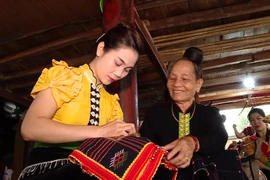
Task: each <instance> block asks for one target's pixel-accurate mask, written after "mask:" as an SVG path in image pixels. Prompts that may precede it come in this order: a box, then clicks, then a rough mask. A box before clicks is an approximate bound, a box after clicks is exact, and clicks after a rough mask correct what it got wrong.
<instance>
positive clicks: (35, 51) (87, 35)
mask: <svg viewBox="0 0 270 180" xmlns="http://www.w3.org/2000/svg"><path fill="white" fill-rule="evenodd" d="M101 33H102V32H101V29H93V30H92V31H86V32H82V33H78V34H75V35H72V36H68V37H65V38H62V39H58V40H55V41H52V42H49V43H46V44H43V45H41V46H38V47H35V48H31V49H28V50H25V51H22V52H19V53H17V54H15V55H11V56H7V57H4V58H2V59H0V64H3V63H7V62H12V61H15V60H19V59H25V58H29V57H33V56H37V55H40V54H42V53H46V52H50V51H53V50H55V49H60V48H63V47H67V46H70V45H72V44H76V43H80V42H84V41H90V40H94V39H97V38H98V37H99V36H100V35H101Z"/></svg>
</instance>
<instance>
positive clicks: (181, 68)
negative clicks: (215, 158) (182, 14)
mask: <svg viewBox="0 0 270 180" xmlns="http://www.w3.org/2000/svg"><path fill="white" fill-rule="evenodd" d="M202 59H203V55H202V51H201V50H200V49H198V48H196V47H192V48H189V49H187V50H186V52H185V54H184V57H183V58H181V59H179V60H177V61H176V62H175V63H174V64H172V66H171V68H170V70H169V73H168V81H167V88H168V90H169V94H170V97H171V99H172V101H171V102H167V103H163V104H156V105H154V106H152V107H151V108H149V109H148V110H147V112H146V114H145V118H144V122H143V123H142V126H141V128H140V134H141V136H144V137H147V138H149V139H150V140H151V141H153V142H154V143H156V144H158V145H160V146H163V148H164V149H166V150H168V151H169V154H168V157H167V158H168V161H169V162H170V163H171V164H173V165H175V166H177V167H178V168H179V173H178V177H177V179H181V180H189V179H192V175H193V170H192V167H191V166H190V165H191V159H192V157H193V156H194V153H195V154H196V153H197V154H200V155H210V154H215V153H218V152H221V151H223V150H224V147H225V144H226V142H227V139H228V134H227V132H226V130H225V127H224V125H223V121H222V116H221V115H220V113H219V109H217V108H215V107H211V106H204V105H201V104H198V103H196V100H197V97H198V93H199V92H200V89H201V87H202V84H203V79H202V71H203V70H202V67H201V62H202ZM155 178H156V179H170V178H171V177H170V172H169V171H167V170H165V169H163V168H160V169H159V171H158V172H157V174H156V176H155Z"/></svg>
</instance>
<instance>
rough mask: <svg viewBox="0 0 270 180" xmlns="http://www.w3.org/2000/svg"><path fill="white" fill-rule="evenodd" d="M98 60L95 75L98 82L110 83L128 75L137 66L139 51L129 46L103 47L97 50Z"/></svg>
mask: <svg viewBox="0 0 270 180" xmlns="http://www.w3.org/2000/svg"><path fill="white" fill-rule="evenodd" d="M97 54H98V60H97V63H96V69H95V75H96V78H97V81H98V83H100V82H101V83H102V84H104V85H109V84H111V83H112V82H114V81H117V80H120V79H122V78H124V77H125V76H126V75H128V73H129V71H130V70H131V69H132V68H133V67H134V66H135V64H136V62H137V59H138V56H139V55H138V53H137V52H136V51H135V50H133V49H131V48H128V47H122V48H118V49H113V50H109V51H107V52H104V51H103V49H102V50H100V51H99V52H97Z"/></svg>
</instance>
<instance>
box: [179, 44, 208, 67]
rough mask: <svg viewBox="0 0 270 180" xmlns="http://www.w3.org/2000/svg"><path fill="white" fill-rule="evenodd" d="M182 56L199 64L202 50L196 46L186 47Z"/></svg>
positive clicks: (201, 58)
mask: <svg viewBox="0 0 270 180" xmlns="http://www.w3.org/2000/svg"><path fill="white" fill-rule="evenodd" d="M183 57H185V58H187V59H189V60H190V61H192V62H194V63H195V64H198V65H200V64H201V63H202V60H203V52H202V50H201V49H200V48H197V47H190V48H188V49H186V51H185V53H184V55H183Z"/></svg>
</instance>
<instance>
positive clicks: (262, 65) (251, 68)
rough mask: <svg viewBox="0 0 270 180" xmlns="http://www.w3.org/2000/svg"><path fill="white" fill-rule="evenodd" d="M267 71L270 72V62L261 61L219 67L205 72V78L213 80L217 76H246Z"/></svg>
mask: <svg viewBox="0 0 270 180" xmlns="http://www.w3.org/2000/svg"><path fill="white" fill-rule="evenodd" d="M266 69H269V70H270V61H261V62H258V63H249V62H247V63H246V62H244V63H238V64H233V65H228V66H226V65H225V66H223V67H218V68H215V69H210V70H206V71H203V78H204V79H205V80H207V79H213V78H215V77H217V76H220V77H221V76H222V77H224V76H228V74H229V75H234V74H245V73H251V72H259V71H264V70H266Z"/></svg>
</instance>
